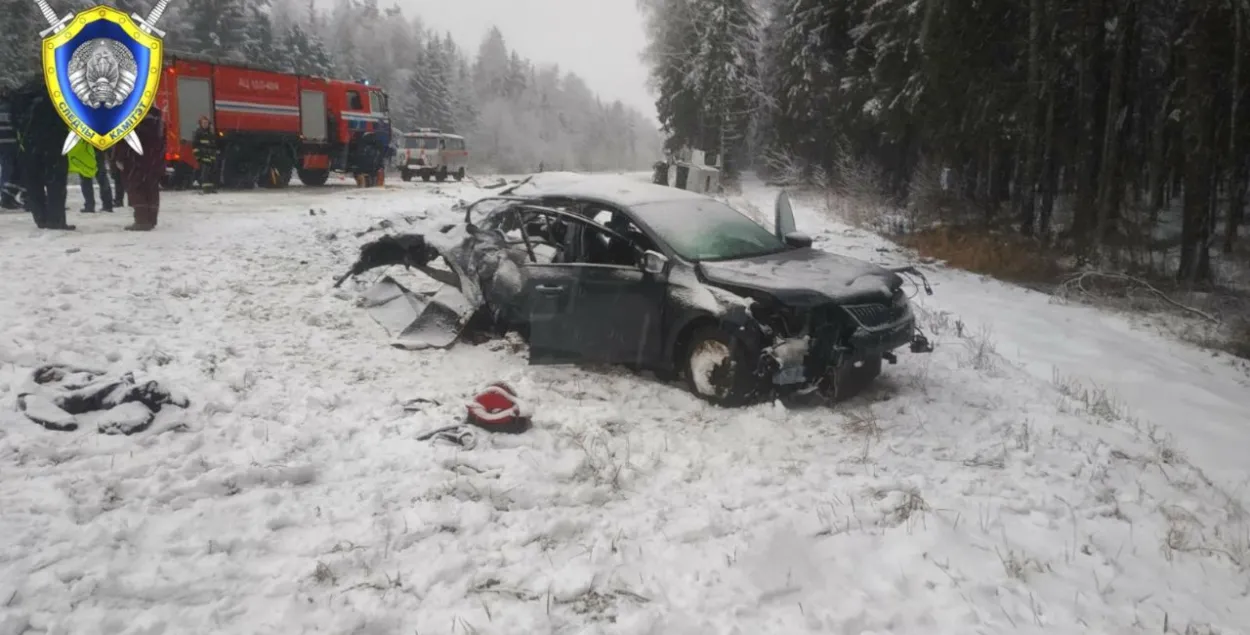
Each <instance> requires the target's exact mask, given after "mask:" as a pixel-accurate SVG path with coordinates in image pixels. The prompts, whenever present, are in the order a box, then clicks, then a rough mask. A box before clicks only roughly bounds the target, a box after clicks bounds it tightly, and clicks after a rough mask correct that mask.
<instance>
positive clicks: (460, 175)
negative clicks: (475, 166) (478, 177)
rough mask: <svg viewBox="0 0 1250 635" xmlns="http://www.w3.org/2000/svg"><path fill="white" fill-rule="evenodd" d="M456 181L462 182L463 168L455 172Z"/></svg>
mask: <svg viewBox="0 0 1250 635" xmlns="http://www.w3.org/2000/svg"><path fill="white" fill-rule="evenodd" d="M456 180H457V181H463V180H464V168H460V169H459V170H456Z"/></svg>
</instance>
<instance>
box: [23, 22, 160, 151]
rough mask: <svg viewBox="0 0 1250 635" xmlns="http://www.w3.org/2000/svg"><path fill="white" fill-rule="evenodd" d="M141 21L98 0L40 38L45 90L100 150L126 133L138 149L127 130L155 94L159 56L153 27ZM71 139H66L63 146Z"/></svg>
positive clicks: (64, 115) (72, 128) (79, 133)
mask: <svg viewBox="0 0 1250 635" xmlns="http://www.w3.org/2000/svg"><path fill="white" fill-rule="evenodd" d="M166 3H167V0H166V2H162V3H161V4H162V5H164V4H166ZM40 4H43V3H40ZM45 6H46V5H45ZM162 8H163V7H162ZM45 13H48V12H45ZM144 26H145V27H147V28H142V27H140V25H139V24H137V23H136V22H135V20H134V19H132V18H131V17H130V16H128V15H126V14H125V13H122V12H121V11H118V10H117V9H114V8H112V7H106V6H97V7H92V8H91V9H88V10H86V11H83V12H81V13H79V14H77V15H75V16H73V18H72V19H70V20H69V21H68V22H65V23H64V28H57V26H56V25H54V27H53V29H49V30H55V32H54V33H52V34H51V35H49V36H48V37H46V38H45V39H44V40H43V47H42V48H43V74H44V80H45V81H46V82H47V85H48V95H49V96H51V98H52V102H53V104H55V106H56V109H57V112H59V113H60V114H61V118H62V119H64V120H65V123H66V124H68V125H69V128H70V131H71V132H72V133H75V134H76V135H77V136H78V137H81V138H82V139H83V140H85V141H86V142H87V143H90V144H91V145H93V146H95V147H96V148H98V149H100V150H107V149H109V148H111V147H112V146H113V145H114V144H116V143H117V142H118V141H121V140H122V139H126V137H127V136H128V135H130V138H129V139H126V140H127V142H128V143H129V144H130V145H131V146H133V147H135V149H136V150H139V151H140V152H142V150H141V148H140V147H139V143H138V139H137V138H136V137H134V136H133V135H131V133H132V132H133V131H134V129H135V126H137V125H139V122H140V121H142V120H143V117H144V116H145V115H146V114H147V112H148V109H149V108H151V107H152V102H153V101H154V100H155V99H156V88H157V85H158V84H159V83H160V79H161V63H162V60H163V48H162V43H161V40H160V38H159V37H157V35H155V34H154V33H152V31H155V29H152V28H151V27H150V25H149V24H146V23H145V24H144ZM75 143H76V141H75ZM73 145H74V143H70V140H67V141H66V147H65V149H66V151H68V150H69V149H70V148H72V147H73Z"/></svg>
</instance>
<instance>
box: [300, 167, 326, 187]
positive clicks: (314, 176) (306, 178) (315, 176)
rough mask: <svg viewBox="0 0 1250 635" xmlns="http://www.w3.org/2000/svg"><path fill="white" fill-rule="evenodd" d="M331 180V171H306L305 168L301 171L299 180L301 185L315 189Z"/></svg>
mask: <svg viewBox="0 0 1250 635" xmlns="http://www.w3.org/2000/svg"><path fill="white" fill-rule="evenodd" d="M329 178H330V171H329V170H305V169H303V168H301V169H300V170H299V180H300V183H303V184H304V185H312V186H314V187H315V186H318V185H325V184H326V180H327V179H329Z"/></svg>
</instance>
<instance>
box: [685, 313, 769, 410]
mask: <svg viewBox="0 0 1250 635" xmlns="http://www.w3.org/2000/svg"><path fill="white" fill-rule="evenodd" d="M685 358H686V359H685V364H684V366H685V368H684V369H683V370H684V371H685V375H686V385H687V386H688V387H689V388H690V392H693V393H694V394H695V395H697V396H699V397H700V398H702V399H704V400H706V401H708V402H711V403H713V404H716V405H718V406H740V405H743V404H744V403H746V402H747V400H748V399H750V398H751V396H752V393H753V392H754V391H753V390H752V381H753V377H752V373H751V368H750V366H749V364H748V360H749V359H750V356H748V355H747V354H746V349H745V347H744V346H743V344H742V342H741V341H740V340H738V339H737V338H735V337H734V336H732V335H730V334H729V333H726V332H725V331H724V329H721V328H719V327H715V326H706V327H703V328H701V329H699V330H698V331H696V332H695V334H694V336H693V337H692V338H691V339H690V345H689V346H688V347H687V348H686V354H685Z"/></svg>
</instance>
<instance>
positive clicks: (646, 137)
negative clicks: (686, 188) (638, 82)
mask: <svg viewBox="0 0 1250 635" xmlns="http://www.w3.org/2000/svg"><path fill="white" fill-rule="evenodd" d="M50 4H51V5H52V6H53V8H54V9H55V10H56V11H57V12H58V13H61V14H63V13H65V12H67V11H69V10H71V9H76V8H82V7H88V6H94V5H98V4H108V5H112V6H116V7H118V8H120V9H123V10H125V11H127V12H128V13H129V12H136V13H139V14H140V15H146V13H147V11H148V9H149V8H150V5H151V4H152V2H150V1H148V0H117V1H112V0H108V1H104V2H97V1H94V0H91V1H86V2H83V1H81V0H73V1H72V2H67V0H52V1H51V2H50ZM322 6H327V7H328V9H322V8H321V7H322ZM0 11H2V12H3V15H4V16H5V28H4V29H3V31H2V32H0V83H8V84H12V83H14V82H16V81H20V79H21V78H22V77H24V76H26V75H28V74H29V73H31V72H33V71H35V70H37V64H38V53H39V50H38V47H37V43H38V41H39V35H38V33H39V31H40V30H42V29H44V28H46V27H47V25H46V24H44V23H43V19H42V16H41V15H40V14H39V11H38V8H37V7H36V5H35V3H34V2H33V1H32V0H0ZM159 26H160V27H161V28H162V29H164V30H165V31H166V33H167V34H166V36H165V47H166V50H167V51H171V52H186V53H192V54H198V55H207V56H211V57H214V58H218V59H222V60H226V61H234V62H246V63H249V64H253V65H258V66H263V67H266V68H272V69H274V70H279V71H285V72H297V73H303V74H313V75H321V76H327V77H338V78H345V79H362V78H363V79H368V80H369V81H370V82H371V83H374V84H378V85H381V86H383V87H385V88H386V90H387V92H388V94H389V95H390V97H391V116H392V120H393V123H394V125H395V127H396V129H398V130H408V129H412V128H414V127H436V128H439V129H441V130H444V131H448V132H456V133H459V134H463V135H465V136H466V137H467V138H468V143H469V147H470V151H471V152H472V160H473V162H474V166H475V169H476V171H477V172H478V173H482V172H489V171H499V172H504V173H517V172H531V171H536V170H538V169H539V167H540V165H541V166H542V167H543V168H544V169H546V170H588V171H597V170H616V169H645V168H647V167H649V166H650V165H651V163H652V162H654V161H655V160H656V158H657V157H658V155H659V153H660V136H659V132H658V131H657V130H656V125H655V123H654V119H652V118H651V117H646V116H644V115H642V114H641V113H639V112H637V111H636V110H635V109H632V108H630V107H627V106H625V105H623V104H622V103H621V102H619V101H612V102H605V101H604V100H602V99H600V98H599V97H598V96H597V95H595V94H594V92H593V91H591V89H590V88H588V87H587V85H586V83H585V81H583V80H582V78H580V77H578V76H577V75H575V74H572V73H567V72H565V71H563V70H562V69H561V68H560V67H559V66H558V65H557V64H555V63H553V62H556V60H543V61H542V63H535V62H531V61H529V60H526V59H524V58H522V57H520V56H519V55H517V53H516V52H514V51H510V50H509V49H508V46H507V43H506V41H505V39H504V34H503V32H501V30H500V29H498V28H494V29H491V30H490V31H489V32H487V33H484V34H483V35H484V37H483V39H482V41H481V42H480V45H479V46H478V47H477V48H476V50H475V52H470V51H466V50H465V49H464V48H462V45H463V44H464V43H458V42H455V41H453V40H452V39H451V36H450V35H447V34H441V33H438V32H435V31H433V30H431V29H428V28H426V27H425V25H424V24H423V22H422V20H421V18H420V17H419V16H407V15H404V13H403V12H402V11H401V10H400V9H399V8H398V7H396V6H392V7H391V8H387V9H383V8H380V7H379V4H378V2H377V0H333V2H332V3H325V4H324V5H314V4H313V3H311V2H307V1H300V0H273V2H270V1H269V0H174V1H173V2H171V3H170V5H169V8H168V10H167V11H166V13H165V15H164V17H162V18H161V23H160V24H159Z"/></svg>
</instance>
